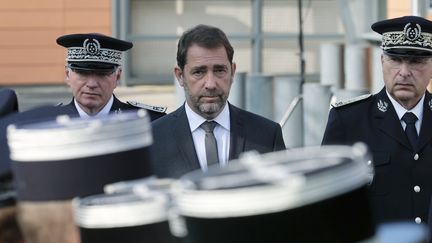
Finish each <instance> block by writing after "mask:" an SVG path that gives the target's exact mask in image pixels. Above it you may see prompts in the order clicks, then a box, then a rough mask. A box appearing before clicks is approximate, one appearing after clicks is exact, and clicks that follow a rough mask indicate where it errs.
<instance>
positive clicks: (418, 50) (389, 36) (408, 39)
mask: <svg viewBox="0 0 432 243" xmlns="http://www.w3.org/2000/svg"><path fill="white" fill-rule="evenodd" d="M371 28H372V30H374V31H375V32H377V33H379V34H381V35H382V43H381V48H382V49H383V51H384V52H385V53H387V54H389V55H400V56H432V22H431V21H429V20H427V19H424V18H421V17H417V16H404V17H400V18H393V19H387V20H383V21H379V22H376V23H374V24H373V25H372V26H371Z"/></svg>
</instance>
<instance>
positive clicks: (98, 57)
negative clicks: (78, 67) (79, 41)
mask: <svg viewBox="0 0 432 243" xmlns="http://www.w3.org/2000/svg"><path fill="white" fill-rule="evenodd" d="M122 56H123V55H122V52H121V51H117V50H113V49H108V48H101V47H100V43H99V41H98V40H96V39H85V40H84V43H83V47H69V48H68V51H67V57H66V61H74V62H103V63H111V64H117V65H121V62H122Z"/></svg>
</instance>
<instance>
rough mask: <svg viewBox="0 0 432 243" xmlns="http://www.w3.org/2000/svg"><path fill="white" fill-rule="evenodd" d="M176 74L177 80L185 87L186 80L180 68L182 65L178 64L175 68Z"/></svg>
mask: <svg viewBox="0 0 432 243" xmlns="http://www.w3.org/2000/svg"><path fill="white" fill-rule="evenodd" d="M174 75H175V77H176V79H177V82H178V83H179V85H180V86H182V87H183V84H184V81H183V71H182V70H181V69H180V67H178V66H176V67H175V68H174Z"/></svg>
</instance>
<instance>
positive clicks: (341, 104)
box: [332, 94, 372, 108]
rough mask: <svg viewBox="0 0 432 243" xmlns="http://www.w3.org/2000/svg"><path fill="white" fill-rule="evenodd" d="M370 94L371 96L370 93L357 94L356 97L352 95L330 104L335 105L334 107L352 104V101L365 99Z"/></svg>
mask: <svg viewBox="0 0 432 243" xmlns="http://www.w3.org/2000/svg"><path fill="white" fill-rule="evenodd" d="M371 96H372V94H364V95H360V96H357V97H354V98H351V99H347V100H342V101H338V102H336V103H334V104H332V106H333V107H335V108H337V107H341V106H345V105H349V104H353V103H356V102H359V101H362V100H365V99H367V98H369V97H371Z"/></svg>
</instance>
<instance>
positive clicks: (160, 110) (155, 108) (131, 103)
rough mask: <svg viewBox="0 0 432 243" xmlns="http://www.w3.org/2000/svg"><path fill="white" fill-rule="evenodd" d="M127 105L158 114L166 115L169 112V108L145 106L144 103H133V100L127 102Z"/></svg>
mask: <svg viewBox="0 0 432 243" xmlns="http://www.w3.org/2000/svg"><path fill="white" fill-rule="evenodd" d="M126 103H128V104H129V105H133V106H135V107H138V108H143V109H147V110H152V111H156V112H160V113H164V112H165V111H166V110H167V107H163V106H153V105H147V104H143V103H140V102H136V101H133V100H132V101H127V102H126Z"/></svg>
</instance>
